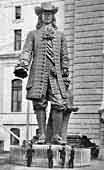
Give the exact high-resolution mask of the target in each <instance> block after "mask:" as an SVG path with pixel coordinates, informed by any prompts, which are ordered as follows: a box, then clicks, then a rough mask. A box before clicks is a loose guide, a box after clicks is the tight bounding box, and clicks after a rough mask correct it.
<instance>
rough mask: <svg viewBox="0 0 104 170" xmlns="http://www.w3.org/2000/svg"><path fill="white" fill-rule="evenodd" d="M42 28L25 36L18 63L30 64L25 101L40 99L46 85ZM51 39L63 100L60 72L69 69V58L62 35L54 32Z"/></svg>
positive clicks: (63, 93)
mask: <svg viewBox="0 0 104 170" xmlns="http://www.w3.org/2000/svg"><path fill="white" fill-rule="evenodd" d="M43 31H44V27H41V28H40V29H39V30H33V31H30V32H29V33H28V35H27V38H26V41H25V44H24V47H23V51H22V54H21V56H20V62H21V61H23V60H24V61H26V62H27V63H28V65H29V64H30V63H31V66H30V72H29V78H28V82H27V86H26V89H27V99H30V100H33V99H34V98H37V99H38V98H41V96H42V94H43V90H44V86H45V85H46V84H47V79H48V71H46V64H47V58H46V55H45V49H46V41H43V39H42V33H43ZM55 35H56V36H55V38H54V39H53V52H54V59H55V69H56V73H57V79H58V83H59V86H60V90H61V94H62V97H63V98H65V96H66V95H65V84H64V82H63V78H62V71H63V69H64V68H68V67H69V57H68V51H67V45H66V40H65V38H64V35H63V33H61V32H59V31H57V30H55Z"/></svg>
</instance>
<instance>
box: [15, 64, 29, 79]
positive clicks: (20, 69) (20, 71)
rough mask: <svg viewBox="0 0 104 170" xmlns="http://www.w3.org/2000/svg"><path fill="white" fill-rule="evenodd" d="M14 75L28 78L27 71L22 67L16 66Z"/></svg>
mask: <svg viewBox="0 0 104 170" xmlns="http://www.w3.org/2000/svg"><path fill="white" fill-rule="evenodd" d="M14 74H15V76H16V77H20V78H26V77H27V75H28V74H27V69H26V68H24V67H22V66H16V67H15V70H14Z"/></svg>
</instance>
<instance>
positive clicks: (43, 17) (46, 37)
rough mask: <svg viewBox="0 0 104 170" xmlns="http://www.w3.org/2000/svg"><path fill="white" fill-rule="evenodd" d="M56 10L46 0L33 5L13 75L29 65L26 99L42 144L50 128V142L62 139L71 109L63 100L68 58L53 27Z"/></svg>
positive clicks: (23, 74) (22, 72) (22, 74)
mask: <svg viewBox="0 0 104 170" xmlns="http://www.w3.org/2000/svg"><path fill="white" fill-rule="evenodd" d="M57 11H58V8H57V7H55V6H53V5H52V4H51V3H50V2H46V3H45V2H44V3H42V4H41V7H36V8H35V13H36V15H37V16H38V23H37V26H36V30H33V31H30V32H29V33H28V35H27V38H26V41H25V44H24V47H23V51H22V53H21V55H20V58H19V62H18V64H17V65H16V68H15V75H16V76H18V77H21V78H25V77H26V76H27V71H28V69H29V66H30V71H29V78H28V82H27V86H26V89H27V99H29V100H32V104H33V109H34V113H35V114H36V118H37V122H38V125H39V130H40V137H39V141H38V142H39V143H42V144H43V143H45V142H46V140H47V136H49V133H50V130H52V133H51V134H52V135H51V138H50V142H51V143H55V144H62V143H64V142H65V135H66V129H67V124H68V119H69V115H70V114H69V113H71V112H72V111H74V108H72V107H71V105H70V103H68V102H67V95H66V93H67V89H68V85H69V80H68V76H69V70H68V67H69V57H68V51H67V44H66V40H65V37H64V34H63V33H62V32H60V31H58V30H57V26H56V19H55V14H56V13H57ZM48 101H50V102H51V112H50V117H49V121H48V125H47V127H46V107H47V104H48ZM67 108H69V112H68V113H67V112H66V110H67ZM48 128H50V129H48Z"/></svg>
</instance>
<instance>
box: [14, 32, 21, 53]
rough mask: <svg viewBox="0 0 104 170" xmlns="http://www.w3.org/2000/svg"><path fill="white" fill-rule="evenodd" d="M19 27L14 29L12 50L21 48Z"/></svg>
mask: <svg viewBox="0 0 104 170" xmlns="http://www.w3.org/2000/svg"><path fill="white" fill-rule="evenodd" d="M21 32H22V31H21V29H20V30H14V50H15V51H18V50H21Z"/></svg>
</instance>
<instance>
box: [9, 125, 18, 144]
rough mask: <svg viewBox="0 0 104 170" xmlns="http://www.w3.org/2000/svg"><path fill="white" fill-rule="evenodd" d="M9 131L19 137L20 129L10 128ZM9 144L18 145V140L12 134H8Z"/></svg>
mask: <svg viewBox="0 0 104 170" xmlns="http://www.w3.org/2000/svg"><path fill="white" fill-rule="evenodd" d="M11 131H12V132H13V133H14V134H15V135H16V136H18V137H20V129H18V128H11ZM10 144H11V145H19V140H18V139H16V138H15V137H14V136H13V135H12V134H11V135H10Z"/></svg>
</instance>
